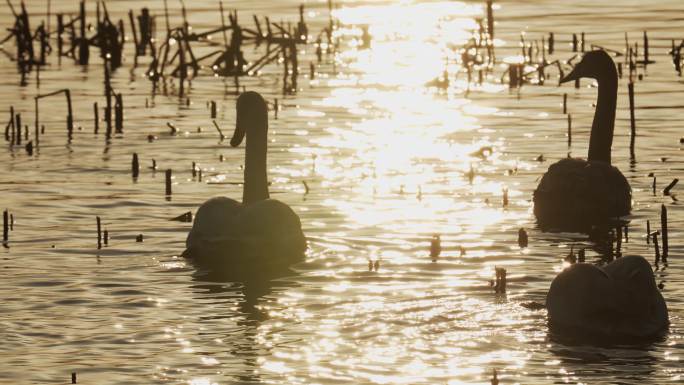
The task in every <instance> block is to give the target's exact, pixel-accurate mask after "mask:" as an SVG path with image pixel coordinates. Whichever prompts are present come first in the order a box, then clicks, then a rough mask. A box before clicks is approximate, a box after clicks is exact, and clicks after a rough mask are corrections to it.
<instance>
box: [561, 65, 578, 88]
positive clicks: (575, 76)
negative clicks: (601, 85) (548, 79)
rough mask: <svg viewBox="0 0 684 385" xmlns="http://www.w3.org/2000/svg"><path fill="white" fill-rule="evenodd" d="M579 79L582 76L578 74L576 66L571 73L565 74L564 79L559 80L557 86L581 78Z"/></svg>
mask: <svg viewBox="0 0 684 385" xmlns="http://www.w3.org/2000/svg"><path fill="white" fill-rule="evenodd" d="M581 77H582V75H581V74H580V71H579V68H578V66H575V67H574V68H573V69H572V71H570V73H569V74H567V75H566V76H565V77H563V78H562V79H561V80H560V83H559V84H563V83H567V82H570V81H573V80H577V79H579V78H581Z"/></svg>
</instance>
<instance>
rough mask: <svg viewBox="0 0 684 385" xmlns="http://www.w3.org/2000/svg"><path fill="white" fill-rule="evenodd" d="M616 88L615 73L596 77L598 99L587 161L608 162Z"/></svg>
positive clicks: (613, 124)
mask: <svg viewBox="0 0 684 385" xmlns="http://www.w3.org/2000/svg"><path fill="white" fill-rule="evenodd" d="M617 88H618V86H617V74H615V75H614V76H605V77H603V78H599V79H598V100H597V103H596V112H595V113H594V122H593V123H592V125H591V137H590V139H589V156H588V160H589V161H602V162H606V163H608V164H610V161H611V159H610V153H611V147H612V145H613V131H614V130H615V108H616V104H617Z"/></svg>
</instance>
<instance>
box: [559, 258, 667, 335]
mask: <svg viewBox="0 0 684 385" xmlns="http://www.w3.org/2000/svg"><path fill="white" fill-rule="evenodd" d="M546 308H547V310H548V320H549V327H550V328H551V330H552V331H553V332H555V333H558V334H560V335H564V336H570V337H573V338H578V339H584V340H592V339H594V340H595V341H599V340H600V341H612V342H628V341H630V340H644V339H652V338H657V337H659V336H660V335H662V334H663V333H664V332H665V331H666V330H667V327H668V325H669V320H668V312H667V305H666V304H665V300H664V299H663V296H662V295H661V294H660V291H658V288H657V287H656V283H655V279H654V277H653V270H652V269H651V265H650V264H649V263H648V261H646V259H644V258H643V257H640V256H625V257H622V258H618V259H616V260H615V261H613V262H611V263H609V264H608V265H606V266H603V267H602V268H599V267H596V266H594V265H592V264H589V263H577V264H574V265H571V266H570V267H568V268H567V269H565V270H563V271H562V272H561V273H560V274H558V276H556V278H555V279H554V280H553V282H551V288H550V289H549V293H548V294H547V297H546Z"/></svg>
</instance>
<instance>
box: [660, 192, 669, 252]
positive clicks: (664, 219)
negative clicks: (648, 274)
mask: <svg viewBox="0 0 684 385" xmlns="http://www.w3.org/2000/svg"><path fill="white" fill-rule="evenodd" d="M660 228H661V229H662V232H663V233H662V237H663V262H664V263H667V257H668V254H669V243H668V241H669V239H668V238H669V236H668V232H667V207H665V205H661V206H660Z"/></svg>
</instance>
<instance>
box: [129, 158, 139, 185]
mask: <svg viewBox="0 0 684 385" xmlns="http://www.w3.org/2000/svg"><path fill="white" fill-rule="evenodd" d="M131 174H132V175H133V179H137V178H138V175H139V174H140V162H139V161H138V154H137V153H133V159H132V160H131Z"/></svg>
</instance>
